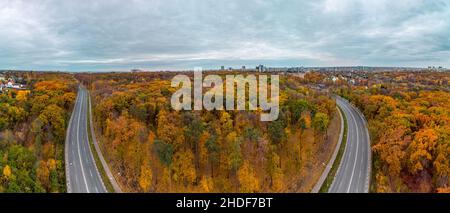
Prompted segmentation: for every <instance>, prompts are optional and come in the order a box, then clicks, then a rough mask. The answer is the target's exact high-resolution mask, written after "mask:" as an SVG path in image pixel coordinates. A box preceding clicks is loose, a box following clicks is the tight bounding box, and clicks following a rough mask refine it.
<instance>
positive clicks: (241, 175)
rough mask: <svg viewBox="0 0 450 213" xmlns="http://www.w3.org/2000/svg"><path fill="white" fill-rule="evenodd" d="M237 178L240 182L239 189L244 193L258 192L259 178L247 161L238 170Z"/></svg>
mask: <svg viewBox="0 0 450 213" xmlns="http://www.w3.org/2000/svg"><path fill="white" fill-rule="evenodd" d="M237 176H238V180H239V184H240V191H241V192H244V193H252V192H259V190H260V185H259V180H258V178H257V177H256V174H255V171H254V170H253V168H252V167H251V165H250V164H249V162H248V161H245V162H244V164H243V165H242V166H241V168H239V170H238V175H237Z"/></svg>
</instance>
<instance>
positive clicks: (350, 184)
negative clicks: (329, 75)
mask: <svg viewBox="0 0 450 213" xmlns="http://www.w3.org/2000/svg"><path fill="white" fill-rule="evenodd" d="M350 115H351V116H352V120H353V123H354V124H355V127H356V130H358V124H357V123H356V120H355V117H354V116H353V113H351V111H350ZM358 141H359V134H358V131H356V156H355V160H354V161H353V171H352V175H351V176H350V182H349V184H348V188H347V193H348V192H350V188H351V186H352V181H353V175H354V174H355V168H356V162H357V160H358V146H359V142H358Z"/></svg>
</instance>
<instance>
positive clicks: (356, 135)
mask: <svg viewBox="0 0 450 213" xmlns="http://www.w3.org/2000/svg"><path fill="white" fill-rule="evenodd" d="M336 103H337V104H338V105H339V107H340V108H341V109H342V111H343V112H344V114H345V116H346V118H347V126H348V128H347V143H346V147H345V152H344V155H343V156H342V159H341V163H340V165H339V168H338V171H337V173H336V176H335V177H334V180H333V183H332V184H331V187H330V189H329V192H331V193H367V192H369V181H370V171H371V162H370V161H371V151H370V138H369V132H368V130H367V124H366V121H365V119H364V117H363V115H362V114H361V113H360V112H359V111H358V110H357V109H356V108H355V107H354V106H352V105H351V104H350V103H349V102H348V101H347V100H345V99H343V98H341V97H336Z"/></svg>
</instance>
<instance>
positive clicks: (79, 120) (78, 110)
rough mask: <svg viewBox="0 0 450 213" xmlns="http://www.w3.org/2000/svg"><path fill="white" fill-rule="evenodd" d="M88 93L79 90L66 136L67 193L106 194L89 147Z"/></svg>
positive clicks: (81, 89)
mask: <svg viewBox="0 0 450 213" xmlns="http://www.w3.org/2000/svg"><path fill="white" fill-rule="evenodd" d="M87 97H88V93H87V90H86V89H85V88H83V87H79V88H78V95H77V99H76V103H75V107H74V109H73V112H72V115H71V118H70V123H69V126H68V129H67V133H66V134H67V135H66V151H65V155H66V181H67V192H73V193H104V192H106V189H105V186H104V184H103V182H102V179H101V177H100V174H99V172H98V170H97V167H96V165H95V161H94V157H93V155H92V151H93V150H91V148H90V146H89V139H88V132H87V131H88V128H87V122H88V119H87V112H88V111H87V110H88V98H87Z"/></svg>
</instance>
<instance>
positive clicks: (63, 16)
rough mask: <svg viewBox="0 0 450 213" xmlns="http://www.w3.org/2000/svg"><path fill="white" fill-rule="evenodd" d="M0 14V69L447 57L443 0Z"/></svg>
mask: <svg viewBox="0 0 450 213" xmlns="http://www.w3.org/2000/svg"><path fill="white" fill-rule="evenodd" d="M0 14H2V16H0V69H2V68H5V69H8V68H15V69H40V70H42V69H44V70H45V69H50V70H109V69H111V70H129V69H131V68H144V69H187V68H192V67H194V66H203V67H216V68H217V67H219V66H220V65H226V66H240V65H247V66H254V65H256V64H259V63H263V64H267V65H271V66H300V65H305V66H312V65H321V66H328V65H393V66H428V65H442V66H446V67H449V65H450V59H449V58H450V57H449V56H450V41H449V38H450V36H449V35H450V24H449V22H450V19H449V18H448V17H450V5H449V4H448V3H446V2H445V1H441V0H437V1H425V0H399V1H388V0H370V1H369V0H366V1H362V0H339V1H337V0H325V1H295V0H292V1H288V0H273V1H262V0H259V1H258V0H253V1H239V0H232V1H218V0H216V1H204V0H187V1H186V0H185V1H180V0H179V1H177V0H168V1H167V0H153V1H144V0H142V1H139V0H134V1H125V0H122V1H120V0H114V1H110V0H96V1H77V0H67V1H56V0H48V1H47V0H36V1H5V0H0ZM5 14H6V15H5Z"/></svg>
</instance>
